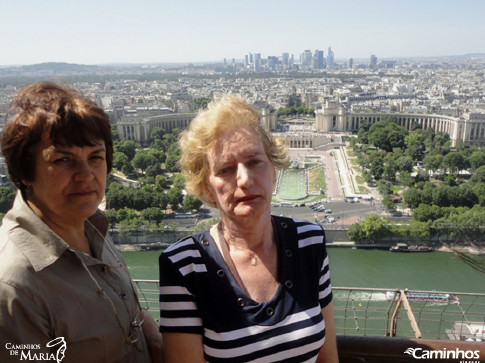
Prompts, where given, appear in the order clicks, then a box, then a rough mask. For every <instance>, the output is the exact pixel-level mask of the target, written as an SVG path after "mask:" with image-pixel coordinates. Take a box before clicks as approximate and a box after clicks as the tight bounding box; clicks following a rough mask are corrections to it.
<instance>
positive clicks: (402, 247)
mask: <svg viewBox="0 0 485 363" xmlns="http://www.w3.org/2000/svg"><path fill="white" fill-rule="evenodd" d="M389 251H391V252H431V251H433V248H432V247H430V246H418V245H416V246H409V245H407V244H406V243H396V244H395V245H394V246H392V247H391V248H389Z"/></svg>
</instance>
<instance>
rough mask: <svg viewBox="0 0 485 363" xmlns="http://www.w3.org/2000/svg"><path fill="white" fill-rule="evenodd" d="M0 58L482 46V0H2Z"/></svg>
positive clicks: (360, 52)
mask: <svg viewBox="0 0 485 363" xmlns="http://www.w3.org/2000/svg"><path fill="white" fill-rule="evenodd" d="M0 9H1V13H2V17H1V20H0V65H13V64H33V63H42V62H71V63H84V64H100V63H111V62H135V63H147V62H189V61H190V62H198V61H212V60H222V59H223V58H228V59H230V58H237V59H241V58H243V57H244V54H247V53H249V52H252V53H261V54H262V56H263V57H267V56H269V55H277V56H280V55H281V53H283V52H289V53H293V54H295V58H296V59H298V56H299V54H300V53H301V52H302V51H303V50H305V49H310V50H312V51H314V50H315V49H320V50H324V51H325V54H326V53H327V48H328V47H329V46H331V47H332V50H333V51H334V53H335V56H336V58H349V57H353V58H368V57H369V55H370V54H376V55H377V57H378V58H381V59H382V58H392V57H402V56H436V55H456V54H466V53H479V52H482V53H485V21H484V19H485V0H331V1H327V0H300V1H298V0H291V1H288V0H245V1H238V0H206V1H204V0H171V1H167V0H136V1H133V0H130V1H128V0H82V1H79V0H69V1H66V0H3V1H2V5H1V7H0Z"/></svg>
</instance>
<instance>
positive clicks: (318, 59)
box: [244, 47, 335, 71]
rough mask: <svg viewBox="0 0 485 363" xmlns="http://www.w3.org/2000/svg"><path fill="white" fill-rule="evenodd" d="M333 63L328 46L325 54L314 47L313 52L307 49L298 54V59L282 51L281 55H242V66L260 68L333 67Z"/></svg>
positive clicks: (333, 56)
mask: <svg viewBox="0 0 485 363" xmlns="http://www.w3.org/2000/svg"><path fill="white" fill-rule="evenodd" d="M334 65H335V55H334V52H333V51H332V48H331V47H329V48H328V51H327V56H326V57H325V52H324V51H323V50H319V49H316V50H315V51H314V52H312V51H311V50H309V49H307V50H305V51H303V53H301V54H300V56H299V59H298V61H296V62H295V56H294V55H293V54H290V53H283V54H281V56H279V57H278V56H268V57H267V58H262V57H261V53H249V54H246V55H245V56H244V68H246V69H253V70H255V71H261V70H269V71H276V70H318V69H326V68H333V67H334Z"/></svg>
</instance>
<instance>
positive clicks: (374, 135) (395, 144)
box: [369, 118, 407, 151]
mask: <svg viewBox="0 0 485 363" xmlns="http://www.w3.org/2000/svg"><path fill="white" fill-rule="evenodd" d="M406 135H407V131H406V130H405V129H403V128H402V127H401V126H399V125H398V124H397V123H396V122H395V121H394V119H392V118H387V119H384V120H381V121H378V122H376V123H374V124H373V125H372V126H371V127H370V129H369V143H371V144H373V145H374V146H375V147H378V148H380V149H383V150H385V151H392V149H393V148H402V147H404V139H405V137H406Z"/></svg>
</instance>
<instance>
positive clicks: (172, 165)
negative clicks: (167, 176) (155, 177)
mask: <svg viewBox="0 0 485 363" xmlns="http://www.w3.org/2000/svg"><path fill="white" fill-rule="evenodd" d="M178 162H179V156H177V155H170V156H168V157H167V160H166V161H165V168H166V169H167V170H168V171H170V172H173V173H178V172H180V166H179V163H178Z"/></svg>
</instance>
